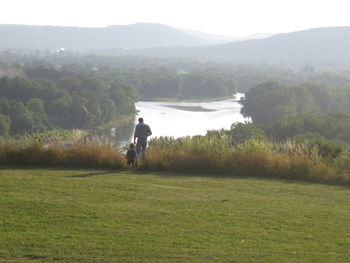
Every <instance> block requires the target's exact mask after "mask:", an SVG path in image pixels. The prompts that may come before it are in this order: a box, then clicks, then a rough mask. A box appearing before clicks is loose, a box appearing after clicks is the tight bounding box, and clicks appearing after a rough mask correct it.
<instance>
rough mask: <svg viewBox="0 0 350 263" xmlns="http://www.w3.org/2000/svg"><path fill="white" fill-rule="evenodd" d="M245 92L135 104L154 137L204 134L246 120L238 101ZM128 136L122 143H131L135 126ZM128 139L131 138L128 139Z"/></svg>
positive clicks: (139, 115)
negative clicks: (224, 96)
mask: <svg viewBox="0 0 350 263" xmlns="http://www.w3.org/2000/svg"><path fill="white" fill-rule="evenodd" d="M242 96H243V94H240V93H238V94H236V96H235V97H232V99H226V100H221V101H210V102H196V103H193V102H164V101H163V102H155V101H139V102H137V103H136V109H137V111H138V114H137V116H136V118H135V123H134V125H135V124H136V123H137V119H138V118H139V117H143V118H144V121H145V123H146V124H148V125H149V126H150V127H151V130H152V132H153V135H152V137H155V136H157V137H159V136H173V137H175V138H178V137H182V136H193V135H204V134H206V132H207V131H208V130H219V129H221V128H225V129H229V128H230V127H231V125H232V124H233V123H235V122H244V121H247V120H248V119H246V118H244V117H243V116H242V114H241V113H240V109H241V107H242V105H241V104H239V103H238V100H239V99H240V98H241V97H242ZM129 132H130V135H129V137H128V136H126V138H125V137H124V139H123V142H121V144H123V143H124V145H125V144H127V143H129V142H131V140H132V136H133V129H129ZM128 138H129V139H128Z"/></svg>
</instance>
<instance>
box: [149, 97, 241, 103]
mask: <svg viewBox="0 0 350 263" xmlns="http://www.w3.org/2000/svg"><path fill="white" fill-rule="evenodd" d="M234 98H235V96H225V97H216V98H200V99H193V98H192V99H190V98H188V99H186V98H174V97H169V98H144V99H142V101H145V102H149V101H155V102H193V103H198V102H211V101H220V100H228V99H234Z"/></svg>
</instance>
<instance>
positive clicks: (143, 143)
mask: <svg viewBox="0 0 350 263" xmlns="http://www.w3.org/2000/svg"><path fill="white" fill-rule="evenodd" d="M151 135H152V131H151V128H150V127H149V126H148V125H147V124H145V123H143V118H139V123H138V124H137V125H136V127H135V133H134V143H136V138H137V143H136V153H137V158H136V165H137V160H138V157H139V155H140V154H141V153H142V162H144V161H145V154H146V148H147V137H148V136H151Z"/></svg>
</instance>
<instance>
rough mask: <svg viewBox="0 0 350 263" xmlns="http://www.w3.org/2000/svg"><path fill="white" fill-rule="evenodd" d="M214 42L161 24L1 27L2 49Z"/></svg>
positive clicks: (95, 47) (114, 46)
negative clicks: (102, 26)
mask: <svg viewBox="0 0 350 263" xmlns="http://www.w3.org/2000/svg"><path fill="white" fill-rule="evenodd" d="M213 43H215V42H211V41H209V40H205V39H202V38H200V37H198V36H194V35H193V34H188V33H186V32H184V31H182V30H180V29H176V28H172V27H169V26H166V25H162V24H150V23H139V24H132V25H118V26H109V27H105V28H79V27H57V26H28V25H0V49H9V48H12V49H38V50H40V49H57V48H64V49H69V50H74V51H87V50H96V49H110V48H120V49H129V48H138V49H143V48H153V47H174V46H186V47H189V46H202V45H209V44H213Z"/></svg>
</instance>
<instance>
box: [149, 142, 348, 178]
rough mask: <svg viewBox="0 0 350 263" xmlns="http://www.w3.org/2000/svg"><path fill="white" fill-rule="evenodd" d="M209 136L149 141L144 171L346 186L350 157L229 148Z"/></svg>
mask: <svg viewBox="0 0 350 263" xmlns="http://www.w3.org/2000/svg"><path fill="white" fill-rule="evenodd" d="M228 145H229V142H228V139H227V138H224V137H223V138H218V137H210V136H197V137H193V138H190V137H187V138H180V139H172V138H169V137H165V138H162V137H161V138H156V139H153V140H151V141H150V147H149V151H148V153H147V162H146V163H145V165H144V167H143V168H144V169H147V170H157V171H174V172H188V173H193V172H194V173H203V172H205V173H215V174H227V175H237V176H257V177H274V178H286V179H298V180H307V181H316V182H326V183H341V184H349V183H350V154H349V153H348V152H344V153H343V154H341V155H340V156H338V157H337V158H334V159H330V158H326V157H324V156H322V154H321V153H320V150H319V149H318V147H317V145H309V144H308V143H307V142H305V143H304V144H300V143H296V142H293V141H286V142H284V143H277V142H270V141H267V140H257V139H250V140H246V141H244V142H242V143H240V144H238V145H236V146H235V147H229V146H228Z"/></svg>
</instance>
